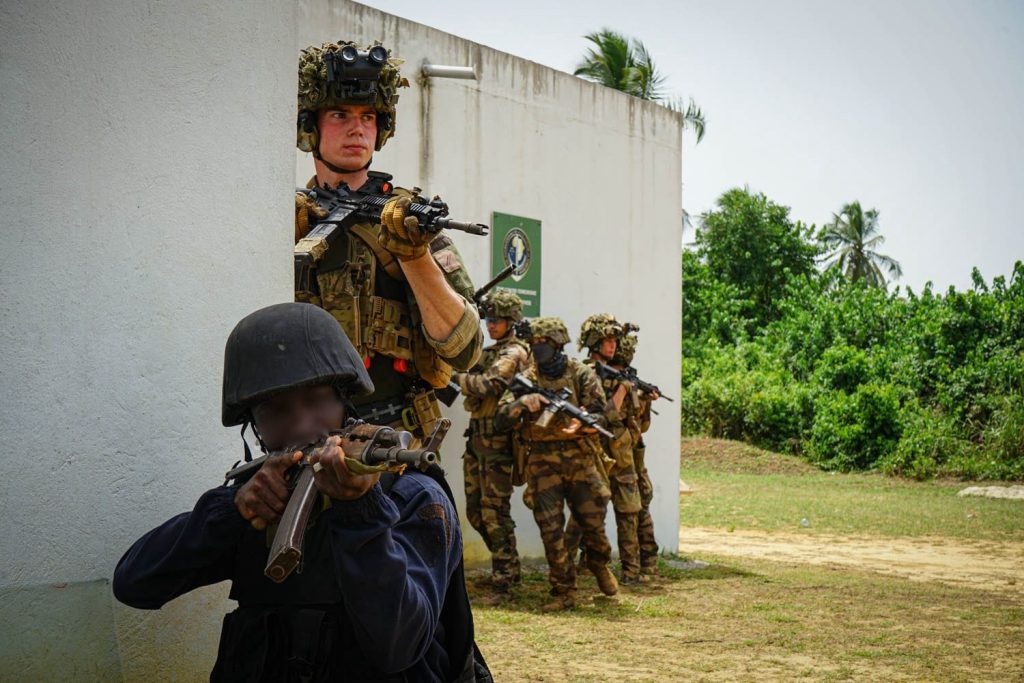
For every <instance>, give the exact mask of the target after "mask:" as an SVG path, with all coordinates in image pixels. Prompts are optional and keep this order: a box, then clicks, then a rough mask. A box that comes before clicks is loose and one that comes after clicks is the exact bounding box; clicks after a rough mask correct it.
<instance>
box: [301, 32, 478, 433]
mask: <svg viewBox="0 0 1024 683" xmlns="http://www.w3.org/2000/svg"><path fill="white" fill-rule="evenodd" d="M400 65H401V60H398V59H392V58H390V52H388V51H387V50H385V49H384V48H382V47H380V46H379V45H374V46H371V48H369V50H364V49H362V48H359V47H358V46H356V45H354V44H353V43H325V44H323V45H322V46H320V47H317V46H311V47H309V48H307V49H306V50H303V51H302V54H301V56H300V59H299V94H298V102H299V116H298V138H297V145H298V148H299V149H301V150H303V151H306V152H312V154H313V158H314V164H315V166H316V176H315V177H314V178H313V179H312V180H310V182H309V184H308V186H307V187H309V188H314V187H326V188H338V187H339V186H342V185H343V184H344V185H347V188H348V189H350V190H353V191H357V194H358V193H378V194H392V195H393V198H392V199H391V200H389V201H388V203H387V205H386V206H385V207H384V210H383V212H382V215H381V223H380V224H378V225H372V224H370V223H362V224H357V225H353V226H350V227H348V228H347V229H346V230H345V231H344V234H342V235H341V236H340V237H339V238H338V239H337V240H336V241H335V242H334V243H333V244H331V246H330V248H329V249H328V250H327V251H326V253H324V254H322V255H319V254H318V255H316V256H318V258H317V260H316V265H315V267H314V268H312V269H311V271H310V273H309V275H308V277H304V278H303V280H302V282H296V292H295V297H296V300H298V301H307V302H310V303H314V304H316V305H318V306H322V307H323V308H324V309H326V310H327V311H328V312H330V313H331V315H333V316H334V317H335V318H336V319H337V320H338V322H340V323H341V326H342V327H343V328H344V330H345V332H346V333H347V334H348V337H349V338H350V339H351V340H352V342H353V344H354V345H355V347H356V350H357V351H358V353H359V355H360V357H362V358H363V362H364V364H365V365H366V367H367V369H368V370H369V374H370V377H371V379H372V380H373V384H374V386H375V387H376V390H375V391H374V393H373V394H371V395H370V396H368V397H363V398H359V399H356V400H354V404H355V408H356V412H357V413H358V414H359V416H360V417H362V418H363V419H365V420H367V421H369V422H372V423H375V424H390V425H393V426H401V427H402V428H404V429H407V430H408V431H412V432H415V433H417V434H419V435H421V436H422V435H423V434H425V433H426V432H429V431H430V429H431V428H432V427H433V425H434V423H435V422H436V421H437V420H438V419H440V417H441V411H440V407H439V405H438V403H437V399H436V398H435V396H434V392H433V391H432V387H437V388H440V387H444V386H446V385H447V384H448V381H449V380H450V378H451V374H452V368H453V367H454V368H456V369H460V370H467V369H469V368H470V367H472V365H473V363H475V362H476V360H477V358H478V357H479V355H480V349H481V347H482V346H483V335H482V334H481V332H480V320H479V316H478V315H477V312H476V308H475V306H473V305H472V304H471V300H472V296H473V283H472V282H471V281H470V278H469V275H468V274H467V272H466V269H465V266H464V265H463V262H462V259H461V257H460V256H459V253H458V251H457V250H456V249H455V245H454V244H452V242H451V240H450V239H449V238H448V237H446V236H444V235H440V236H437V237H432V236H431V235H430V234H429V233H428V232H427V231H425V230H421V229H420V227H419V222H418V220H417V218H415V217H414V216H406V209H407V208H408V206H409V203H410V197H411V196H412V195H413V194H414V193H412V192H410V191H407V190H402V189H400V188H395V187H393V186H392V185H391V176H390V175H388V174H386V173H377V172H374V171H370V170H369V167H370V162H371V160H372V156H373V152H374V150H379V149H381V147H383V146H384V143H385V142H387V140H388V139H389V138H390V137H391V136H392V135H393V134H394V132H395V117H396V111H395V106H396V104H397V103H398V90H399V88H401V87H404V86H408V81H406V79H404V78H402V76H401V74H400V73H399V70H398V67H399V66H400ZM417 191H418V190H417ZM324 215H325V211H324V210H323V209H322V207H320V206H319V205H318V204H317V203H316V201H314V200H313V199H311V198H310V196H309V195H307V194H306V193H303V192H298V193H297V194H296V213H295V239H296V242H298V241H299V240H300V239H301V238H302V237H303V236H304V235H305V234H306V233H307V232H308V231H309V230H310V228H311V227H312V226H314V225H315V224H316V222H317V221H318V220H320V219H321V218H323V217H324Z"/></svg>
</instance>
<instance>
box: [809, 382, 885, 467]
mask: <svg viewBox="0 0 1024 683" xmlns="http://www.w3.org/2000/svg"><path fill="white" fill-rule="evenodd" d="M901 393H902V392H901V390H900V389H899V388H898V387H895V386H893V385H891V384H879V383H876V382H870V383H868V384H861V385H860V386H858V387H857V388H856V389H855V390H854V391H853V393H849V394H848V393H845V392H842V391H829V392H825V393H822V394H821V395H820V396H819V397H818V400H817V401H816V402H815V406H814V412H815V415H814V426H813V427H812V428H811V433H810V443H809V451H810V453H809V454H810V457H811V459H812V460H813V461H815V462H817V463H818V464H820V465H821V466H822V467H823V468H825V469H830V470H840V471H843V472H848V471H850V470H861V469H867V468H869V467H871V466H872V465H874V464H875V462H876V461H877V460H878V459H879V458H881V457H882V456H883V455H886V454H888V453H889V452H891V451H892V449H893V448H895V446H896V444H897V443H898V442H899V439H900V435H901V433H902V429H901V425H900V421H899V413H900V394H901Z"/></svg>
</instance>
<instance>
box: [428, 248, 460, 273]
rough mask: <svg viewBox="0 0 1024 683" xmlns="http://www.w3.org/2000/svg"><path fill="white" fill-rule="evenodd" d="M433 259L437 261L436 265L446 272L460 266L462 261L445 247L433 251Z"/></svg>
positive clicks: (457, 268) (452, 271)
mask: <svg viewBox="0 0 1024 683" xmlns="http://www.w3.org/2000/svg"><path fill="white" fill-rule="evenodd" d="M434 260H435V261H437V265H439V266H441V270H443V271H444V272H446V273H454V272H455V271H457V270H459V269H460V268H462V262H461V261H459V257H458V256H456V255H455V252H453V251H452V250H451V249H447V248H445V249H442V250H441V251H438V252H435V253H434Z"/></svg>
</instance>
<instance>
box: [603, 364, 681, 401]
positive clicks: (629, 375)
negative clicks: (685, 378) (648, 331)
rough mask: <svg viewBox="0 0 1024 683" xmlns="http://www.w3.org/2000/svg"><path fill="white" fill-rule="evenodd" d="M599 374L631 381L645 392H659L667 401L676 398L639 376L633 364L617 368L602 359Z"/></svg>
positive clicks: (604, 377)
mask: <svg viewBox="0 0 1024 683" xmlns="http://www.w3.org/2000/svg"><path fill="white" fill-rule="evenodd" d="M597 376H598V377H600V378H601V379H617V380H620V381H623V382H629V383H630V384H632V385H633V386H634V387H636V388H637V389H639V390H640V391H642V392H644V393H645V394H653V393H655V392H657V394H658V396H659V397H660V398H663V399H665V400H666V401H674V400H675V399H671V398H669V397H668V396H666V395H665V394H663V393H661V389H659V388H658V387H657V386H655V385H654V384H651V383H650V382H645V381H643V380H642V379H640V378H639V377H637V376H636V368H634V367H633V366H629V367H626V368H623V369H622V370H616V369H615V368H613V367H612V366H610V365H605V364H604V363H602V362H601V361H597Z"/></svg>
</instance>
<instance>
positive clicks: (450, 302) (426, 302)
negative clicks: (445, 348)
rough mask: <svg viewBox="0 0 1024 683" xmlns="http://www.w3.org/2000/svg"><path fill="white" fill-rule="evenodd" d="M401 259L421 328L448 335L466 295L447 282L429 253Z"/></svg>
mask: <svg viewBox="0 0 1024 683" xmlns="http://www.w3.org/2000/svg"><path fill="white" fill-rule="evenodd" d="M400 263H401V266H402V271H403V272H404V273H405V278H406V280H407V281H408V282H409V286H410V287H411V288H412V293H413V296H415V297H416V303H417V304H419V307H420V313H421V314H422V315H423V328H424V329H425V330H426V332H427V334H428V335H430V336H431V337H432V338H434V339H447V338H448V337H449V336H451V333H452V332H453V331H455V326H456V325H458V324H459V321H460V320H462V316H463V314H464V313H465V308H466V301H465V299H463V298H462V297H461V296H459V295H458V294H457V293H456V292H455V290H454V289H452V287H451V285H449V284H448V281H447V280H446V279H445V277H444V273H443V272H441V268H440V267H439V266H438V265H437V263H436V262H435V261H434V259H433V258H432V257H431V256H430V254H424V255H423V256H421V257H420V258H417V259H412V260H409V261H400Z"/></svg>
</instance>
